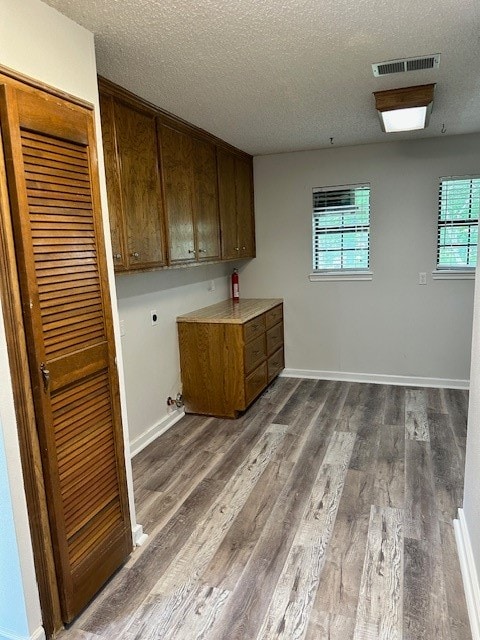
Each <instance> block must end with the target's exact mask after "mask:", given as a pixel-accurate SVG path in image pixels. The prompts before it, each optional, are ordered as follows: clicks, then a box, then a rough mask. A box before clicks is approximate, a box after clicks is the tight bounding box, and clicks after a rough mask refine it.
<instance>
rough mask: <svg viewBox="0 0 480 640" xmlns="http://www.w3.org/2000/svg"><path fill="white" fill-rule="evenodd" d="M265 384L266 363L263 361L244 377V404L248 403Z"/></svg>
mask: <svg viewBox="0 0 480 640" xmlns="http://www.w3.org/2000/svg"><path fill="white" fill-rule="evenodd" d="M266 386H267V363H266V362H264V363H263V364H261V365H260V366H259V367H257V368H256V369H255V371H254V372H253V373H251V374H250V375H249V376H248V378H246V379H245V405H246V406H247V405H249V404H250V402H252V400H254V399H255V398H256V397H257V396H258V394H259V393H260V392H261V391H263V389H264V388H265V387H266Z"/></svg>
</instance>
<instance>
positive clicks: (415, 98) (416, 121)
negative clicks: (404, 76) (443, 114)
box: [373, 84, 435, 133]
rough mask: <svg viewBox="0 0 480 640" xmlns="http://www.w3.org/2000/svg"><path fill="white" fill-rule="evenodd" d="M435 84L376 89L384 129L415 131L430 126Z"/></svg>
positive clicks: (390, 130) (376, 103)
mask: <svg viewBox="0 0 480 640" xmlns="http://www.w3.org/2000/svg"><path fill="white" fill-rule="evenodd" d="M434 90H435V84H422V85H418V86H416V87H403V88H401V89H389V90H387V91H375V92H374V94H373V95H374V96H375V106H376V108H377V111H378V115H379V117H380V123H381V126H382V131H385V132H386V133H390V132H395V131H414V130H417V129H424V128H425V127H427V126H428V121H429V118H430V113H431V111H432V106H433V94H434Z"/></svg>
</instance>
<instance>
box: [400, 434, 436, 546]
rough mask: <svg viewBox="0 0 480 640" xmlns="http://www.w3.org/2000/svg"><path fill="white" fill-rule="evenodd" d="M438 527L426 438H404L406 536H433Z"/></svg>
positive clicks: (422, 537)
mask: <svg viewBox="0 0 480 640" xmlns="http://www.w3.org/2000/svg"><path fill="white" fill-rule="evenodd" d="M435 529H438V523H437V511H436V502H435V486H434V479H433V470H432V459H431V450H430V443H429V442H420V441H417V440H405V537H407V538H414V539H415V540H432V539H433V538H434V536H435V535H436V533H435Z"/></svg>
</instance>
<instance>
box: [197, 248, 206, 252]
mask: <svg viewBox="0 0 480 640" xmlns="http://www.w3.org/2000/svg"><path fill="white" fill-rule="evenodd" d="M198 253H207V250H206V249H199V250H198Z"/></svg>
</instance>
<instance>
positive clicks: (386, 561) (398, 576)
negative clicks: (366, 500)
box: [353, 506, 403, 640]
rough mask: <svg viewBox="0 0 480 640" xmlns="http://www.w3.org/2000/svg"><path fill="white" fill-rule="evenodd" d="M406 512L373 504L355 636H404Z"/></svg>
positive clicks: (369, 639) (364, 639)
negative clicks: (404, 540) (404, 525)
mask: <svg viewBox="0 0 480 640" xmlns="http://www.w3.org/2000/svg"><path fill="white" fill-rule="evenodd" d="M402 606H403V512H402V511H401V510H399V509H392V508H390V507H376V506H372V509H371V515H370V524H369V528H368V540H367V550H366V554H365V563H364V568H363V574H362V584H361V586H360V595H359V600H358V609H357V618H356V621H355V631H354V635H353V637H354V640H376V639H378V640H402V638H403V631H402V629H403V619H402Z"/></svg>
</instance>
